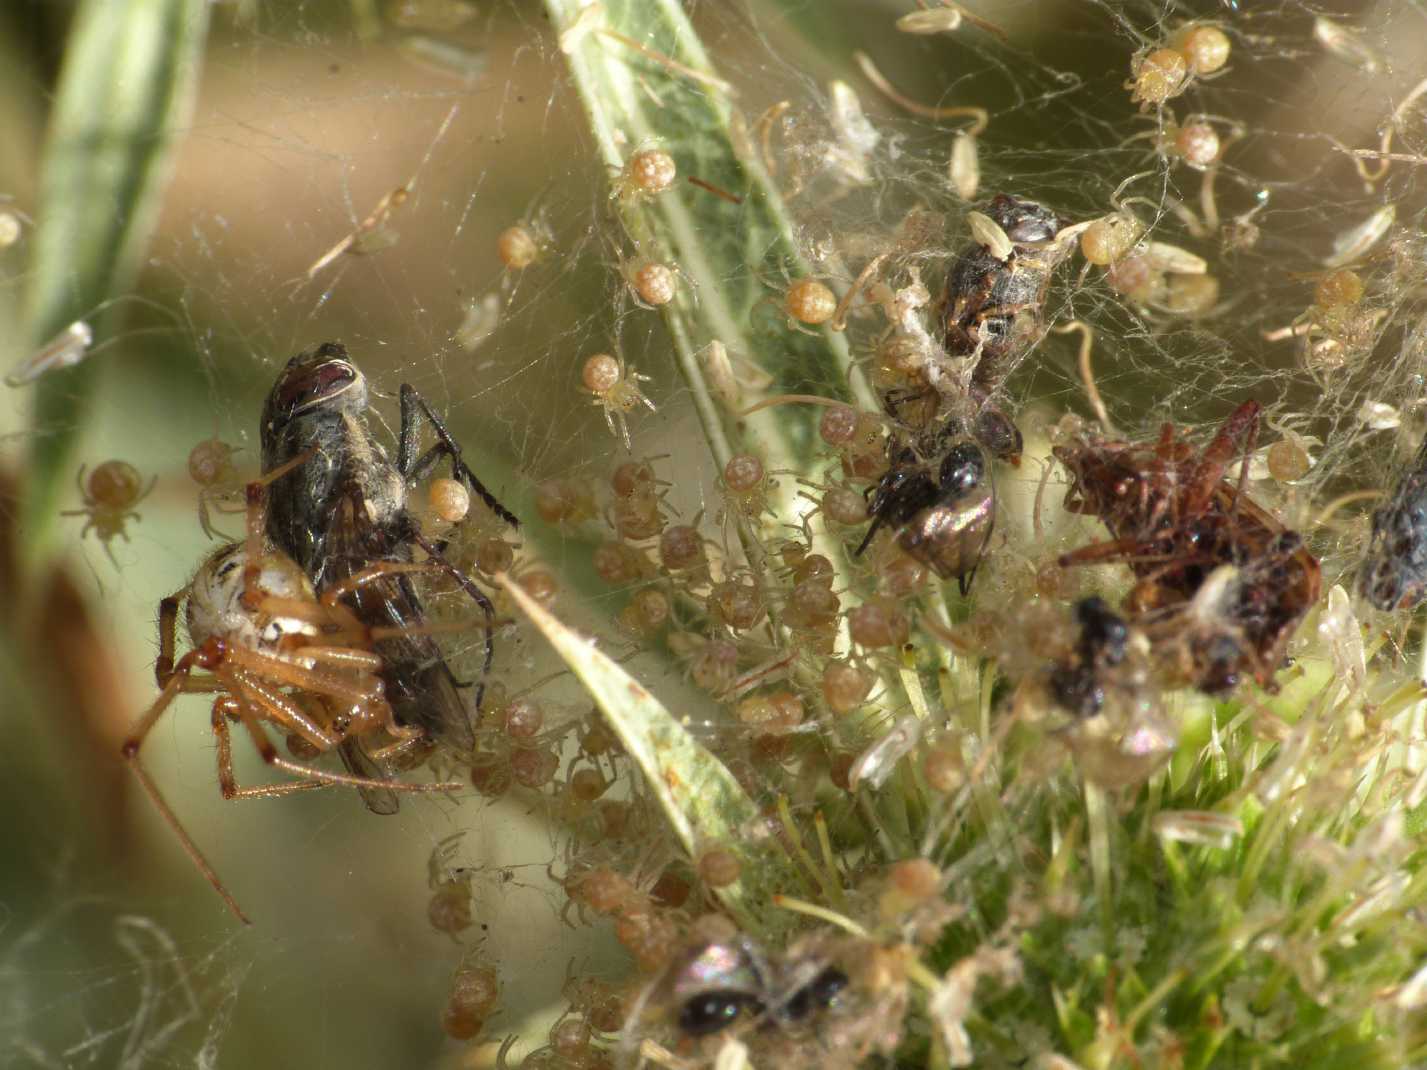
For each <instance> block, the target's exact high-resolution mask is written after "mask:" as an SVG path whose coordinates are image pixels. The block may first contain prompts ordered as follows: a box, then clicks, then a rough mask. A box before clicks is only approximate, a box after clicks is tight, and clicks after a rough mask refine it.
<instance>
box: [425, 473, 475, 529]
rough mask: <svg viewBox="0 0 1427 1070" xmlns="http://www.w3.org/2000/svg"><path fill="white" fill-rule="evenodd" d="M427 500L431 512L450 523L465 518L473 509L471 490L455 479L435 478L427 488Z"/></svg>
mask: <svg viewBox="0 0 1427 1070" xmlns="http://www.w3.org/2000/svg"><path fill="white" fill-rule="evenodd" d="M426 500H427V503H428V504H429V505H430V506H431V512H432V513H433V514H434V515H435V516H436V517H438V518H439V519H441V520H444V521H446V523H448V524H455V523H458V522H459V521H462V520H464V519H465V518H466V514H467V513H468V512H470V509H471V492H470V491H469V490H467V489H466V485H465V484H464V483H461V482H459V481H458V480H455V479H433V480H432V481H431V486H429V487H428V488H427V489H426Z"/></svg>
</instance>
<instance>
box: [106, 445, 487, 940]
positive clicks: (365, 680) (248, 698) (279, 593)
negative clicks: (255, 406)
mask: <svg viewBox="0 0 1427 1070" xmlns="http://www.w3.org/2000/svg"><path fill="white" fill-rule="evenodd" d="M299 460H302V459H299ZM257 486H259V487H260V486H261V484H257ZM262 528H263V521H262V517H261V505H260V503H259V505H257V506H256V507H255V508H254V510H253V512H252V513H250V515H249V524H248V537H247V540H246V541H245V542H242V543H230V544H229V545H227V546H224V547H222V548H221V549H219V550H217V551H216V552H215V553H213V554H211V555H210V556H209V557H208V558H207V559H206V560H205V561H204V562H203V564H202V565H201V566H200V567H199V569H198V572H197V574H196V575H195V576H194V577H193V579H192V580H191V581H190V582H189V583H188V584H187V585H186V586H185V587H184V588H183V589H181V590H179V591H178V592H176V593H175V594H172V595H170V596H169V597H167V598H165V599H163V600H162V601H161V602H160V603H159V657H158V661H157V663H156V665H155V676H156V678H157V680H158V684H159V687H160V689H161V690H160V691H159V695H158V697H157V698H156V699H155V700H154V702H153V703H152V704H151V705H150V706H149V708H148V709H147V710H146V711H145V712H144V714H143V715H142V716H141V717H140V718H139V719H138V720H137V721H136V722H135V724H134V727H133V729H132V730H131V732H130V733H129V736H128V738H127V739H125V741H124V744H123V754H124V757H125V759H126V760H127V761H128V763H129V766H130V768H131V769H133V771H134V774H135V776H137V777H138V779H139V783H140V784H141V785H142V786H143V788H144V791H145V792H146V793H147V794H148V796H149V798H150V799H151V800H152V801H153V803H154V806H155V807H157V809H158V811H159V813H160V814H161V815H162V816H163V819H164V820H165V821H166V822H167V823H168V825H169V827H170V828H172V829H173V831H174V833H175V834H176V835H177V836H178V839H179V842H180V843H181V844H182V845H183V849H184V850H185V851H186V852H187V854H188V856H189V858H191V859H192V860H193V862H194V864H195V865H196V866H197V867H198V869H199V871H200V872H202V873H203V875H204V876H205V877H206V878H207V879H208V882H209V883H210V884H212V885H213V887H214V889H215V890H216V891H217V892H218V894H219V895H220V896H221V897H222V899H223V901H224V902H225V903H226V904H227V905H228V908H229V909H230V910H231V911H232V912H233V913H234V914H235V915H236V916H237V917H238V918H239V920H241V921H243V922H245V923H246V922H247V921H248V918H247V917H246V916H245V915H244V914H243V911H242V910H241V908H239V906H238V904H237V903H236V901H234V899H233V897H232V895H231V894H230V893H229V892H228V890H227V889H226V888H225V887H224V886H223V883H222V882H221V881H220V880H219V879H218V875H217V873H216V872H214V870H213V867H212V866H211V865H210V864H209V862H208V860H207V859H206V858H205V857H204V856H203V853H202V852H201V851H200V850H199V849H198V846H197V844H195V843H194V842H193V840H192V838H191V837H190V836H189V835H188V833H187V831H186V830H185V829H184V827H183V825H182V823H181V822H180V821H179V819H178V816H177V815H176V814H175V813H174V812H173V810H172V809H171V808H170V807H169V805H168V803H167V802H166V801H165V800H164V797H163V795H162V793H161V792H160V791H159V789H158V786H157V785H156V784H155V783H154V782H153V780H152V779H151V778H150V776H149V774H148V772H147V771H146V770H145V769H144V767H143V765H142V764H141V763H140V761H139V749H140V748H141V747H142V746H143V744H144V741H145V740H146V739H147V738H148V735H149V733H150V732H151V731H152V730H153V727H154V725H155V724H157V723H158V721H159V719H160V718H161V717H162V716H163V715H164V713H165V712H167V710H168V709H169V707H170V705H171V704H172V703H173V700H174V699H175V698H177V697H178V696H179V695H180V694H190V693H206V694H213V695H215V696H216V697H215V699H214V701H213V709H212V722H211V723H212V727H213V732H214V735H215V736H216V737H217V741H218V783H219V788H220V790H221V792H222V794H223V797H224V798H225V799H244V798H269V797H275V796H281V795H289V794H291V793H293V792H297V791H305V790H308V789H311V788H318V787H323V786H326V785H328V784H344V785H347V786H350V787H356V788H359V789H361V790H362V791H363V792H364V793H373V794H374V795H378V796H380V798H381V799H384V798H386V797H387V796H391V793H393V792H398V791H403V792H429V791H454V790H457V789H458V788H459V787H460V785H459V784H455V783H427V784H412V783H406V782H403V781H400V780H393V779H389V778H381V777H375V776H366V775H353V774H343V773H334V772H329V771H327V770H324V769H318V768H315V767H313V766H311V765H308V764H306V763H304V762H298V761H292V760H290V759H288V758H284V757H282V756H281V755H280V754H278V752H277V748H276V747H275V746H274V744H273V742H272V740H271V739H270V738H269V736H268V733H267V731H266V729H265V727H264V726H265V725H273V726H275V727H276V728H278V729H279V730H280V731H281V732H282V733H283V734H284V735H285V736H286V737H287V739H288V745H289V749H291V750H293V751H294V753H299V754H310V755H312V756H316V755H319V754H323V753H326V752H327V751H330V750H334V749H335V750H339V751H340V753H341V754H342V757H343V759H344V760H345V761H346V762H347V763H348V766H349V768H352V769H354V770H360V769H367V768H370V767H371V766H372V765H373V763H378V762H383V761H385V760H389V759H391V758H394V757H396V756H398V755H400V754H402V753H404V752H407V751H409V750H411V749H412V748H413V747H415V746H416V745H418V744H419V743H420V742H421V741H422V740H423V739H424V738H425V733H424V732H423V731H422V729H421V728H419V727H416V726H414V725H407V724H402V723H401V722H400V721H399V720H398V719H397V717H396V714H395V711H394V710H393V709H392V706H391V704H390V703H389V702H388V701H387V699H386V697H385V694H384V691H385V688H384V684H383V681H382V678H381V675H380V674H381V672H382V670H383V667H384V665H383V661H382V658H381V656H380V655H379V654H377V653H376V652H375V651H374V650H373V647H374V645H375V644H376V643H377V642H379V641H381V640H383V639H387V638H390V636H389V634H388V633H390V632H393V631H399V629H381V628H368V627H366V626H365V625H363V624H362V623H361V622H360V621H359V620H358V619H357V618H356V616H355V615H354V614H353V613H352V612H351V611H350V610H349V609H347V608H346V607H345V606H343V605H342V603H341V599H342V598H343V596H345V595H347V594H348V593H350V592H353V591H357V590H360V589H361V588H363V587H366V586H369V585H371V584H373V583H377V582H383V581H389V579H390V577H391V576H392V575H393V574H402V573H407V572H411V571H414V570H429V569H430V568H431V566H430V565H425V564H421V565H416V564H397V563H391V562H386V563H379V564H376V565H373V566H371V567H369V568H366V569H363V570H361V571H359V572H355V573H353V574H352V575H350V576H348V577H346V578H345V579H344V580H342V581H341V582H340V583H336V584H333V585H332V586H330V587H329V588H328V589H327V590H326V591H324V592H323V594H322V596H321V598H318V597H317V595H316V594H315V593H314V591H313V588H312V584H311V582H310V581H309V580H308V578H307V576H306V574H304V573H303V571H302V569H301V568H299V567H298V565H297V563H296V562H294V561H293V560H292V559H291V558H290V557H288V556H287V555H286V554H282V553H278V552H276V551H273V550H270V549H265V548H264V546H263V541H262ZM185 603H186V605H185ZM181 606H182V607H184V608H185V610H186V612H185V613H184V621H185V624H186V626H187V630H188V635H189V641H190V649H189V650H188V652H187V653H185V654H184V655H183V656H182V657H180V658H178V660H177V661H175V660H174V653H175V649H176V642H175V632H176V630H177V622H178V617H179V610H180V607H181ZM199 671H202V672H203V673H205V674H206V675H197V673H198V672H199ZM230 721H231V722H233V723H237V724H241V725H242V726H243V727H244V728H245V729H246V730H247V732H248V734H249V736H250V737H251V738H252V740H253V745H254V746H255V747H256V748H257V750H258V753H259V754H260V755H261V756H262V758H263V761H265V762H266V763H267V764H269V765H272V766H276V767H277V768H279V769H281V770H283V771H284V772H287V773H292V774H295V775H298V776H301V777H303V778H304V779H302V780H298V781H294V782H290V783H280V784H268V785H261V786H257V787H239V785H238V783H237V779H236V777H235V775H234V772H233V756H232V743H231V740H230V737H229V722H230ZM393 798H394V796H393ZM368 805H372V807H373V809H378V808H379V807H380V806H382V805H383V803H381V802H380V801H378V802H377V804H376V805H373V803H372V802H371V801H370V800H369V803H368Z"/></svg>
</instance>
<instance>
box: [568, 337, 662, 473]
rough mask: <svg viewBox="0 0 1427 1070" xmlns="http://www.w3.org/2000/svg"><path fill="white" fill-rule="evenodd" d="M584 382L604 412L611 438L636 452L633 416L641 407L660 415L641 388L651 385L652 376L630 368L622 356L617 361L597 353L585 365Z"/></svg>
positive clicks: (607, 355)
mask: <svg viewBox="0 0 1427 1070" xmlns="http://www.w3.org/2000/svg"><path fill="white" fill-rule="evenodd" d="M581 380H582V381H583V383H584V387H585V389H586V390H588V391H589V392H590V393H591V394H593V395H594V403H595V404H596V405H599V406H600V407H601V408H602V409H604V418H605V423H606V424H608V425H609V430H610V434H612V435H615V436H617V437H620V438H623V439H624V448H625V449H633V444H632V442H631V440H630V437H629V414H630V413H631V412H633V411H634V410H635V409H637V408H638V407H639V406H640V405H643V406H644V407H645V408H647V409H648V410H649V411H650V412H657V411H658V410H657V409H656V408H655V406H654V402H652V401H650V400H649V399H648V398H647V397H645V396H644V391H643V390H642V389H641V388H640V385H639V384H640V383H647V382H649V381H650V378H649V376H647V375H641V374H639V372H637V371H635V369H634V368H633V367H631V366H629V365H626V364H625V361H624V357H622V356H621V357H619V358H615V357H612V356H610V355H609V354H608V353H596V354H595V355H594V356H592V357H590V358H589V359H588V360H586V361H585V366H584V370H583V372H582V373H581Z"/></svg>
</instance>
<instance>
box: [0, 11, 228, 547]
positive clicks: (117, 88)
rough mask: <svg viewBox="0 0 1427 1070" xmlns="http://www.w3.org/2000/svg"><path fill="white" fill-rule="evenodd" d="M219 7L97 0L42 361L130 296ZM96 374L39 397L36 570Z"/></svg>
mask: <svg viewBox="0 0 1427 1070" xmlns="http://www.w3.org/2000/svg"><path fill="white" fill-rule="evenodd" d="M208 6H209V5H208V3H207V2H206V0H126V2H123V3H116V2H113V0H87V2H85V3H84V4H82V5H81V6H80V8H79V10H78V12H77V13H76V15H75V18H74V24H73V28H72V29H71V31H70V37H69V43H68V45H67V47H66V50H65V57H64V65H63V69H62V71H61V73H60V83H59V90H58V93H57V95H56V98H55V105H54V111H53V114H52V116H51V119H50V123H49V133H48V136H47V142H46V147H45V155H44V161H43V164H42V169H41V176H40V193H39V212H38V215H37V219H36V227H35V247H34V257H33V260H32V261H31V264H30V287H29V291H28V293H27V295H26V308H25V319H24V323H25V334H26V337H27V339H28V344H29V346H30V347H31V348H34V347H38V346H41V345H43V344H44V343H45V342H46V340H48V339H50V338H52V337H54V336H55V335H56V334H57V333H59V332H60V331H61V330H63V329H64V328H65V327H66V326H68V325H69V324H71V323H73V322H74V321H76V320H92V319H94V318H96V317H97V316H98V315H99V314H100V313H101V312H103V311H104V310H105V309H106V302H110V301H112V299H113V298H115V297H116V296H118V295H120V294H122V292H123V291H124V289H125V288H126V287H127V286H128V285H129V283H130V280H131V279H132V277H133V275H134V271H135V268H136V266H137V265H138V264H139V262H140V259H141V257H142V255H143V252H144V248H145V246H146V245H147V243H148V240H149V236H150V234H151V233H152V231H153V227H154V223H155V221H156V219H157V216H158V209H159V206H160V204H161V203H162V195H163V191H164V188H165V186H166V185H167V182H168V177H169V173H170V165H171V162H172V156H173V148H174V145H175V143H176V141H177V138H178V135H179V134H180V132H181V130H182V128H183V127H184V126H185V125H186V124H187V122H188V118H189V115H190V114H191V111H192V105H193V99H194V94H195V91H196V87H197V82H198V77H197V76H198V70H199V65H200V61H201V57H202V54H203V47H204V42H205V38H206V36H207V33H206V31H207V26H208ZM106 318H107V317H106ZM91 326H92V324H91ZM103 342H104V338H103V334H102V332H99V344H100V345H102V344H103ZM98 375H99V370H98V368H97V366H96V365H95V364H94V363H92V362H83V363H81V364H79V365H78V366H77V367H74V368H71V369H68V370H65V371H59V372H56V373H53V374H50V375H47V376H45V377H43V378H41V379H40V380H39V381H38V383H37V384H36V386H35V405H34V419H33V429H34V431H35V432H36V434H35V438H34V440H33V444H32V447H31V453H30V462H29V465H28V470H27V479H26V483H25V490H24V495H25V504H24V507H23V514H22V525H21V530H22V532H23V536H22V537H23V540H24V543H25V545H26V547H27V549H26V551H25V553H26V554H27V555H28V556H29V557H30V559H31V560H32V561H36V560H37V559H39V558H41V557H43V555H44V554H45V552H46V547H47V545H48V542H49V535H50V531H51V529H52V526H53V523H54V519H55V517H56V515H57V513H56V510H57V506H58V499H59V496H60V494H61V493H62V492H63V488H64V487H66V486H68V485H69V482H70V480H71V478H72V477H73V468H74V464H75V458H74V454H75V448H76V445H77V443H78V441H79V437H80V434H81V433H82V430H83V427H84V423H85V417H86V415H87V413H88V411H89V404H90V399H91V398H92V396H93V394H94V392H95V389H96V382H97V376H98ZM22 571H23V572H28V571H29V570H22Z"/></svg>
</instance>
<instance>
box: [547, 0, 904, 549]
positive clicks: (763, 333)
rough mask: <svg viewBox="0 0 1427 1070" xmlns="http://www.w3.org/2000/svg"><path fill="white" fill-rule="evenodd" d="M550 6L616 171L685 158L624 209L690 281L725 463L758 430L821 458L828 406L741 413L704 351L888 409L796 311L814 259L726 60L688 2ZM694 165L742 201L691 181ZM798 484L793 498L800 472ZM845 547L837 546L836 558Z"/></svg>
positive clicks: (709, 421) (677, 307)
mask: <svg viewBox="0 0 1427 1070" xmlns="http://www.w3.org/2000/svg"><path fill="white" fill-rule="evenodd" d="M546 9H547V10H548V11H549V12H550V15H551V19H552V22H553V23H554V25H555V27H556V29H557V31H559V32H560V33H561V34H562V38H561V41H562V45H563V46H564V47H565V49H566V58H567V60H568V62H569V66H570V71H571V73H572V75H573V76H574V81H575V86H576V88H577V89H578V90H579V93H580V99H581V101H582V103H583V104H584V107H585V111H586V113H587V115H588V117H589V121H590V128H591V130H592V131H593V133H594V136H595V140H596V142H597V143H598V146H599V151H600V155H601V157H602V158H603V160H604V162H605V163H606V164H607V165H608V166H609V167H610V168H611V173H612V174H617V173H618V172H619V170H620V169H621V168H622V167H623V165H624V162H625V160H626V158H627V157H628V156H629V155H631V154H632V153H633V152H634V151H636V150H637V149H639V148H648V147H655V146H657V147H659V148H662V149H664V150H665V151H666V152H668V153H669V154H670V155H671V156H673V157H674V160H675V162H676V164H677V166H678V171H679V180H678V183H677V185H676V186H675V187H674V188H673V189H671V190H669V191H668V192H667V193H663V194H660V195H658V196H655V197H624V198H621V199H619V203H618V208H619V213H620V217H621V219H622V221H623V223H624V226H625V228H626V230H627V232H628V234H629V237H630V239H631V240H632V242H633V243H634V244H635V245H637V246H638V249H639V252H640V255H641V256H661V255H662V256H666V257H667V258H668V259H669V260H671V261H673V262H674V263H675V264H677V265H678V268H679V271H680V272H681V274H682V275H683V277H684V279H685V280H686V283H687V285H685V286H683V287H681V292H680V295H679V297H678V298H677V299H676V300H675V301H674V302H672V303H671V304H669V305H667V306H665V307H664V309H663V312H664V318H665V322H666V324H667V325H668V327H669V332H670V334H671V335H672V337H673V342H674V349H675V357H676V360H677V363H678V366H679V370H680V372H681V374H682V375H683V377H684V379H685V381H686V382H687V383H688V386H689V389H690V391H691V393H692V395H693V398H694V403H695V406H696V408H697V411H698V414H699V419H700V421H701V422H702V425H703V428H704V432H705V434H706V435H707V437H708V440H709V445H710V448H711V450H712V453H713V456H714V459H715V460H716V461H717V462H718V464H719V465H720V467H721V466H722V465H723V464H724V463H725V462H726V461H727V460H728V459H729V457H730V456H732V455H733V454H734V453H736V452H739V451H740V450H741V449H745V448H747V447H746V446H745V445H743V444H741V443H740V439H741V437H742V435H743V433H744V431H745V429H746V430H748V431H751V432H752V433H753V434H754V435H755V436H756V440H757V442H758V445H759V447H760V451H761V452H762V453H763V454H764V459H765V463H766V464H767V465H768V467H770V468H779V469H792V470H795V471H799V472H804V471H807V470H809V469H810V467H811V466H812V464H813V461H814V459H815V458H817V457H818V455H819V452H820V451H819V448H818V443H817V439H816V435H817V424H818V420H819V418H820V417H821V415H822V413H821V411H819V410H814V409H812V408H810V407H808V406H799V405H793V406H785V407H782V408H779V409H773V410H769V411H766V412H762V413H759V414H757V415H755V416H753V417H751V418H749V419H747V420H742V421H740V420H738V419H736V417H735V416H734V414H732V413H730V412H728V411H726V410H725V409H724V408H722V407H721V406H720V404H719V403H718V401H717V400H716V397H717V394H716V392H715V391H714V390H713V389H711V385H710V383H709V381H708V376H707V373H706V371H705V368H704V365H703V364H702V362H701V354H702V353H704V352H705V351H706V348H707V347H708V345H709V344H710V343H711V342H715V341H717V342H721V343H723V345H724V346H725V347H726V349H727V350H728V351H729V352H732V353H735V354H739V355H741V356H743V357H746V358H750V359H752V361H753V362H754V363H756V364H757V365H758V367H760V368H761V369H762V370H763V371H765V372H766V373H768V374H769V375H771V376H772V378H773V382H772V384H771V385H770V386H769V388H768V393H770V394H779V393H808V392H813V393H821V394H825V395H829V396H844V397H845V396H847V394H848V391H849V389H851V390H852V391H854V392H858V394H859V397H858V400H859V401H860V402H861V403H862V404H863V405H864V407H869V408H875V407H876V402H875V398H873V397H872V395H871V394H870V392H868V391H867V388H866V386H865V384H864V383H863V382H862V380H861V378H860V376H852V377H850V376H849V369H850V368H851V356H850V354H849V351H848V346H847V342H846V339H845V338H844V337H843V336H842V335H841V334H838V333H836V332H832V331H826V332H823V333H821V334H810V333H805V332H802V331H796V330H791V329H789V328H788V327H787V326H786V325H785V324H784V323H783V320H784V319H785V316H784V314H783V313H782V312H781V310H780V305H781V290H782V288H783V287H785V286H786V285H787V277H788V276H789V275H791V276H793V277H796V276H798V275H803V274H808V273H809V269H808V266H807V263H806V261H805V260H804V258H803V256H802V252H801V250H800V247H799V244H798V241H797V238H796V226H795V223H794V221H793V219H792V217H791V216H790V215H789V214H788V212H787V210H786V208H785V206H784V204H783V198H782V195H781V193H780V192H779V190H778V187H777V184H776V183H775V182H774V181H773V180H772V179H771V178H770V177H769V176H768V174H767V172H766V171H765V170H764V168H763V166H762V163H761V162H760V161H759V160H758V159H757V158H755V157H753V156H751V155H748V154H746V153H745V152H740V148H739V147H740V146H741V145H745V144H746V142H747V140H748V135H747V131H746V129H745V130H744V132H743V134H742V136H741V137H740V136H737V135H736V132H735V126H736V125H738V124H740V123H741V122H742V121H743V119H742V116H741V115H739V114H738V113H737V112H736V109H735V107H734V103H733V101H734V90H733V89H732V87H731V86H729V85H728V83H727V82H725V81H724V80H723V79H722V78H721V77H720V76H719V74H718V72H717V71H716V70H715V69H714V68H713V65H712V63H711V62H710V60H709V57H708V55H707V53H706V52H705V51H704V48H703V45H702V43H701V42H700V40H699V38H698V35H697V34H696V33H695V31H694V28H693V26H692V24H691V23H690V22H689V19H688V16H687V14H686V12H685V10H684V5H683V4H682V3H680V2H679V0H607V2H605V3H603V4H597V5H587V4H584V3H583V2H582V0H546ZM572 31H573V32H572ZM675 65H677V66H675ZM690 177H695V178H698V179H701V180H703V181H705V182H708V183H712V184H713V185H716V186H718V187H720V188H721V189H723V190H725V191H728V192H729V193H732V194H733V195H735V196H736V197H738V198H740V199H741V203H738V204H734V203H731V202H729V201H727V200H724V199H723V198H721V197H719V196H717V195H715V194H712V193H709V192H707V191H706V190H704V189H700V188H699V187H697V186H695V185H692V184H690V183H689V181H688V179H689V178H690ZM849 383H851V386H850V387H849ZM785 489H786V493H787V494H788V495H789V496H790V497H791V495H792V494H793V492H794V490H795V487H794V485H793V481H791V480H789V481H786V488H785ZM784 504H791V502H785V503H784ZM748 541H749V540H748V539H746V538H745V546H747V543H748ZM840 556H841V555H840V553H837V552H836V551H834V552H833V554H832V559H833V560H837V559H838V558H840Z"/></svg>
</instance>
